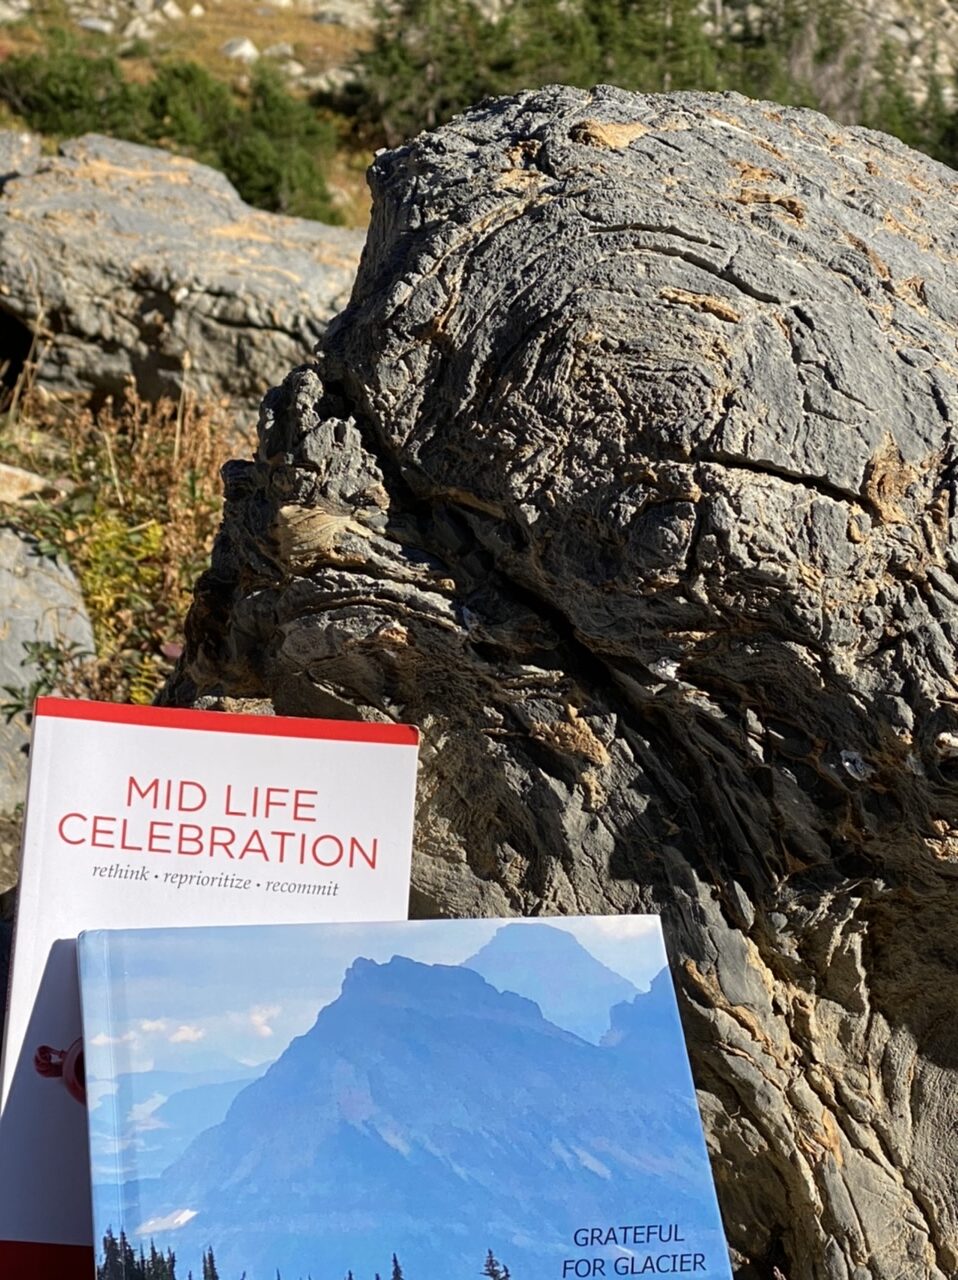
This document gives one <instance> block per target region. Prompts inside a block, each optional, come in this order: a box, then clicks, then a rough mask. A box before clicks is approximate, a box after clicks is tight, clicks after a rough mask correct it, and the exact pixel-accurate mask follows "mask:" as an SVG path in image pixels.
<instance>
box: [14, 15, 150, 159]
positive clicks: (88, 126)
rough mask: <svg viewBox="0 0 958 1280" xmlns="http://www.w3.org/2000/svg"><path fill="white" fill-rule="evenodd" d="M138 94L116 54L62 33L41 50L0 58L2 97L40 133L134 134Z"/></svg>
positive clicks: (65, 134) (57, 34)
mask: <svg viewBox="0 0 958 1280" xmlns="http://www.w3.org/2000/svg"><path fill="white" fill-rule="evenodd" d="M138 96H139V95H138V93H137V89H136V87H135V86H133V85H130V84H127V83H126V81H125V80H124V78H123V72H122V69H121V67H120V64H119V63H118V62H117V60H116V59H115V58H113V57H110V56H109V55H108V54H93V55H90V54H85V53H83V52H81V50H80V49H78V48H77V46H76V45H75V44H74V43H73V41H72V40H71V39H70V38H69V37H68V36H66V35H64V34H63V33H62V32H54V33H53V34H52V35H51V37H50V46H49V48H48V49H47V50H46V51H45V52H43V53H30V54H25V55H20V56H18V57H12V58H8V59H7V60H6V61H5V62H0V100H2V101H3V102H5V103H6V104H7V105H8V106H9V107H10V109H11V110H12V111H14V112H16V114H17V115H19V116H22V117H23V118H24V119H25V120H26V121H27V123H28V124H29V125H30V127H31V128H32V129H36V130H37V131H38V132H40V133H47V134H54V135H58V136H61V137H63V136H67V135H70V136H73V135H76V134H78V133H89V132H91V131H95V132H98V133H117V134H120V135H121V136H123V134H124V131H130V130H133V131H134V132H135V131H136V129H137V128H138V126H139V123H140V122H139V120H138V118H137V115H138V107H139V102H138Z"/></svg>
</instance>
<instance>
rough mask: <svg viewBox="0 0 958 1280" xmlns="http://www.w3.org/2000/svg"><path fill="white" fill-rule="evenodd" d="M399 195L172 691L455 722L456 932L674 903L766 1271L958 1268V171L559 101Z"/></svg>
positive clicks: (259, 489)
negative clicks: (478, 925)
mask: <svg viewBox="0 0 958 1280" xmlns="http://www.w3.org/2000/svg"><path fill="white" fill-rule="evenodd" d="M371 185H372V190H373V195H374V207H373V216H372V225H371V228H370V233H369V240H368V243H367V246H366V250H365V252H364V255H363V260H362V266H361V269H360V273H359V276H358V279H357V283H356V287H355V289H354V292H353V295H352V300H351V302H350V305H349V306H348V308H347V309H346V310H345V312H343V314H342V315H340V316H339V317H337V318H336V320H335V321H334V322H333V323H332V324H331V325H330V327H329V329H328V330H327V332H326V335H325V337H324V339H323V342H322V344H321V347H320V350H319V354H318V358H317V361H316V362H315V363H312V364H308V365H305V366H303V367H302V368H299V369H297V370H295V371H293V372H292V373H291V374H290V375H289V376H288V377H287V379H286V380H285V382H284V383H283V384H282V386H280V387H279V388H277V389H276V390H274V391H272V392H271V393H270V394H269V395H268V396H267V397H266V400H265V401H264V404H263V409H262V414H261V419H260V428H259V429H260V446H259V452H258V456H257V458H256V460H255V461H253V462H250V463H239V462H237V463H233V464H231V465H230V467H229V468H228V469H227V472H226V480H227V493H226V507H225V514H224V523H223V528H222V532H221V534H220V537H219V539H218V542H217V546H216V550H215V554H214V559H213V565H212V569H211V570H210V571H209V572H208V573H207V575H206V576H205V577H204V578H203V579H202V580H201V582H200V584H199V588H198V593H197V597H196V603H195V605H194V608H193V610H192V613H191V615H190V619H189V623H188V643H187V649H186V652H185V654H184V657H183V659H182V662H181V664H180V667H179V670H178V672H177V674H176V676H175V678H174V680H173V681H172V683H171V685H170V686H169V688H168V690H167V692H166V695H165V696H166V699H167V700H168V701H170V702H173V703H181V704H197V703H199V704H200V705H212V706H215V705H218V702H217V699H218V698H221V697H222V696H223V695H231V696H233V697H238V698H257V699H264V698H265V699H268V700H270V701H271V703H272V705H273V706H274V708H275V710H276V711H277V712H280V713H295V714H300V715H304V714H305V715H326V716H340V717H357V716H365V717H371V718H378V719H393V718H395V719H402V720H412V721H415V722H418V723H419V724H420V725H421V726H422V729H423V734H424V749H423V754H422V771H421V789H420V799H419V811H418V826H417V843H416V855H415V862H414V871H413V899H412V905H413V910H414V912H415V913H416V914H418V915H443V916H447V915H470V914H479V915H482V914H486V915H488V914H499V913H501V914H504V915H508V914H510V913H521V914H531V915H538V914H551V913H578V912H599V913H624V912H644V911H655V912H661V913H662V915H663V919H664V923H665V927H666V931H667V938H668V943H669V947H670V952H671V959H672V965H673V974H674V978H675V981H676V984H677V987H678V990H679V996H680V1002H681V1007H682V1013H683V1020H684V1025H685V1030H686V1033H687V1038H688V1043H689V1047H690V1053H691V1057H692V1065H693V1070H694V1074H695V1078H696V1081H697V1085H698V1089H699V1100H700V1103H701V1109H702V1113H703V1117H704V1120H705V1125H706V1130H707V1137H708V1142H709V1146H710V1150H711V1153H712V1156H713V1161H714V1169H715V1174H716V1178H717V1183H718V1190H719V1197H720V1201H721V1204H722V1208H723V1213H724V1218H725V1224H726V1228H727V1232H728V1237H729V1241H730V1244H731V1247H732V1250H733V1256H734V1259H735V1263H736V1267H737V1273H738V1275H739V1276H741V1277H752V1278H753V1280H759V1278H761V1280H784V1277H788V1280H900V1278H901V1277H904V1276H909V1277H912V1276H914V1277H918V1276H921V1277H923V1280H948V1278H949V1277H954V1276H955V1275H956V1274H958V1244H956V1242H958V1161H956V1160H955V1157H954V1149H953V1148H954V1143H953V1142H952V1141H951V1139H950V1138H947V1139H946V1138H945V1136H944V1135H950V1134H954V1133H955V1131H956V1124H958V1017H956V1014H958V931H956V929H955V924H954V921H955V918H956V914H958V788H956V785H955V784H956V781H958V701H956V695H955V689H956V687H958V686H956V681H958V662H956V654H958V555H956V550H955V548H956V536H958V479H956V467H958V438H956V432H958V394H956V382H955V379H956V375H958V357H956V347H955V338H956V334H958V266H956V257H955V245H956V244H958V201H956V196H958V174H955V173H953V172H951V171H950V170H948V169H946V168H944V167H943V166H941V165H939V164H936V163H934V162H933V161H931V160H929V159H927V158H926V157H924V156H921V155H918V154H916V153H915V152H913V151H910V150H909V149H908V148H907V147H905V146H903V145H901V144H900V143H898V142H896V141H894V140H892V139H891V138H888V137H885V136H883V135H880V134H875V133H870V132H868V131H865V130H862V129H856V128H845V127H841V126H839V125H836V124H834V123H832V122H831V121H830V120H828V119H826V118H825V117H823V116H821V115H818V114H815V113H813V112H810V111H804V110H797V109H787V108H781V107H776V106H773V105H771V104H768V103H754V102H749V101H747V100H746V99H744V98H742V97H740V96H738V95H733V94H729V95H716V96H710V95H699V94H677V95H671V96H663V97H643V96H639V95H632V94H628V93H625V92H622V91H619V90H615V89H611V88H608V87H599V88H597V89H595V90H594V91H592V92H589V93H587V92H582V91H579V90H573V89H565V88H559V87H552V88H547V89H544V90H541V91H539V92H536V93H526V94H522V95H520V96H518V97H516V98H513V99H508V100H500V101H495V102H485V103H483V104H481V105H479V106H477V107H475V108H474V109H472V110H471V111H470V112H468V113H467V114H466V115H464V116H462V117H459V118H457V119H456V120H454V121H452V122H451V123H450V124H448V125H446V126H444V127H443V128H440V129H438V130H437V131H435V132H434V133H431V134H424V135H422V136H420V137H419V138H417V139H415V140H414V141H413V142H411V143H409V144H408V145H407V146H404V147H402V148H400V149H398V150H396V151H392V152H388V153H382V154H380V155H379V156H378V157H377V159H376V161H375V163H374V164H373V167H372V170H371ZM372 785H374V784H372Z"/></svg>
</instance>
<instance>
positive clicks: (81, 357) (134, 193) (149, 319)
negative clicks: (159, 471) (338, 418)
mask: <svg viewBox="0 0 958 1280" xmlns="http://www.w3.org/2000/svg"><path fill="white" fill-rule="evenodd" d="M8 150H10V148H8ZM2 154H6V152H3V153H2ZM0 158H2V155H0ZM28 158H29V160H30V163H29V165H28V166H27V171H26V172H23V171H21V172H22V175H23V176H20V177H18V178H14V179H12V180H7V181H6V182H5V184H4V186H3V193H2V196H0V332H2V331H3V328H4V322H3V319H2V317H3V316H6V317H10V318H12V320H14V321H15V322H16V323H18V324H20V325H22V326H24V327H26V328H27V329H29V330H31V331H33V330H36V329H39V331H40V333H41V335H42V341H41V342H40V353H41V356H42V359H41V363H40V371H39V380H40V384H41V385H42V386H45V387H47V388H48V389H49V390H51V391H56V392H60V391H66V392H72V391H79V392H98V393H101V394H110V393H114V392H117V391H121V390H122V389H123V388H124V385H125V382H126V379H128V378H129V377H131V376H132V377H134V378H135V379H136V380H137V383H138V385H139V387H140V390H141V392H142V393H143V394H144V395H146V396H149V397H155V396H159V395H164V394H165V395H173V396H176V395H178V394H179V389H180V386H181V382H182V377H183V359H184V355H188V357H189V364H190V370H189V374H188V380H189V385H190V387H191V388H192V389H193V390H194V391H196V392H198V393H199V394H200V395H202V396H220V395H223V394H229V395H230V396H231V397H232V398H233V399H234V400H236V401H237V402H240V403H242V402H243V401H244V400H247V401H258V400H259V399H260V397H261V395H262V389H263V387H264V386H265V385H268V384H269V383H270V382H272V381H275V380H277V379H279V378H281V377H282V376H283V374H284V373H285V372H286V370H287V369H288V368H289V367H290V365H291V364H298V363H300V362H301V361H302V360H305V359H308V358H309V356H310V354H311V352H312V349H313V347H314V346H315V344H316V341H317V339H318V338H319V337H320V335H321V334H322V332H323V330H324V328H325V325H326V321H327V320H328V319H329V317H330V316H331V315H333V314H334V313H335V312H336V311H338V310H340V308H341V307H342V306H343V305H344V304H345V302H346V299H347V298H348V296H349V290H350V287H351V286H352V282H353V277H354V275H355V271H356V263H357V261H358V259H359V252H360V249H361V247H362V241H363V236H362V233H361V232H358V231H348V230H345V229H344V228H341V227H327V226H324V225H323V224H322V223H318V222H309V221H307V220H306V219H303V218H284V217H280V216H279V215H276V214H270V213H263V212H262V211H261V210H258V209H252V208H250V207H249V205H246V204H244V203H243V201H242V200H241V199H240V198H239V196H238V195H237V194H236V191H235V189H234V188H233V187H232V186H231V184H230V183H229V182H228V181H227V179H226V178H225V177H224V176H223V175H222V174H221V173H218V172H217V171H216V170H214V169H209V168H207V167H206V166H205V165H201V164H197V163H195V162H194V161H192V160H185V159H183V158H181V157H178V156H172V155H169V154H168V153H166V152H165V151H159V150H156V149H154V148H152V147H140V146H136V145H134V144H133V143H130V142H117V141H116V140H115V139H112V138H103V137H98V136H96V135H93V134H89V135H87V136H86V137H83V138H79V139H76V140H74V141H72V142H66V143H64V144H63V146H62V147H61V154H60V155H59V156H56V157H50V158H49V159H46V160H41V161H39V162H37V160H36V158H35V157H28ZM8 167H9V166H8ZM6 326H7V327H9V320H7V321H6Z"/></svg>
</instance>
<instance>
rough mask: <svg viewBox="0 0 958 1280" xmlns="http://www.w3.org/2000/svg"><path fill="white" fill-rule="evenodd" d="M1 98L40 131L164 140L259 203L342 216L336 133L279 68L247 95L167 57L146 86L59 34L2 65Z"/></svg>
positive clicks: (259, 78) (277, 209)
mask: <svg viewBox="0 0 958 1280" xmlns="http://www.w3.org/2000/svg"><path fill="white" fill-rule="evenodd" d="M0 100H2V101H3V102H5V103H7V105H8V106H9V107H10V108H11V109H12V110H14V111H15V112H17V114H18V115H21V116H22V117H23V118H24V119H25V120H26V122H27V123H28V124H29V125H30V127H31V128H33V129H36V130H38V131H39V132H41V133H46V134H53V135H54V136H59V137H73V136H76V135H77V134H80V133H86V132H89V131H91V130H93V131H96V132H100V133H109V134H111V135H112V136H114V137H117V138H125V139H127V140H128V141H130V142H142V143H147V144H150V145H154V146H163V147H167V148H169V149H171V150H174V151H178V152H181V153H183V154H186V155H190V156H193V157H194V158H195V159H197V160H200V161H202V162H203V163H204V164H209V165H212V166H213V167H214V168H217V169H220V170H222V171H223V172H224V173H225V174H226V176H227V177H228V178H229V179H230V181H231V182H232V183H233V185H234V186H235V187H236V189H237V190H238V191H239V193H240V195H241V196H242V197H243V199H244V200H246V201H248V202H249V203H250V204H254V205H256V206H258V207H259V208H261V209H269V210H271V211H272V212H274V213H290V214H296V215H299V216H300V217H305V218H318V219H320V220H322V221H324V222H336V221H338V220H339V219H338V216H337V214H336V211H335V209H334V208H333V206H332V204H331V201H330V196H329V190H328V188H327V186H326V181H325V178H324V177H323V169H324V167H325V165H326V163H327V161H328V159H329V157H330V155H331V154H332V151H333V148H334V145H335V135H334V132H333V130H332V128H331V127H330V126H329V125H328V124H326V123H324V122H323V121H321V120H320V119H319V118H318V116H317V114H316V112H315V111H314V110H313V108H312V107H310V106H309V105H308V104H307V103H305V102H303V101H301V100H300V99H298V98H294V97H293V96H292V94H290V93H289V91H288V90H287V89H286V87H285V86H284V85H283V83H282V80H281V79H280V76H279V73H278V72H277V71H276V70H275V69H274V68H271V67H266V66H259V67H257V68H256V70H255V71H254V73H253V78H252V84H251V86H250V91H249V94H248V96H247V98H245V99H240V98H238V97H237V96H236V95H235V94H234V93H233V92H232V91H231V90H230V88H229V86H228V85H226V84H224V83H223V81H221V80H218V79H216V77H215V76H213V75H211V74H210V73H209V72H208V71H206V70H205V69H204V68H203V67H200V66H198V65H196V64H195V63H190V62H170V63H163V64H161V65H160V66H159V67H158V68H157V70H156V73H155V75H154V77H153V78H152V79H151V80H150V81H149V82H148V83H146V84H130V83H128V82H127V81H126V80H125V79H124V76H123V70H122V66H121V64H120V63H119V62H118V61H117V59H116V58H114V57H112V56H110V55H108V54H93V55H90V54H85V53H83V52H82V51H81V50H80V49H79V48H78V47H77V46H76V45H75V44H74V43H73V42H72V40H70V39H69V38H68V37H65V36H62V35H60V36H55V37H54V38H53V39H52V41H51V44H50V47H49V49H48V50H47V51H46V52H45V53H34V54H29V55H26V56H20V57H13V58H9V59H8V60H7V61H6V62H4V63H2V64H0Z"/></svg>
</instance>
